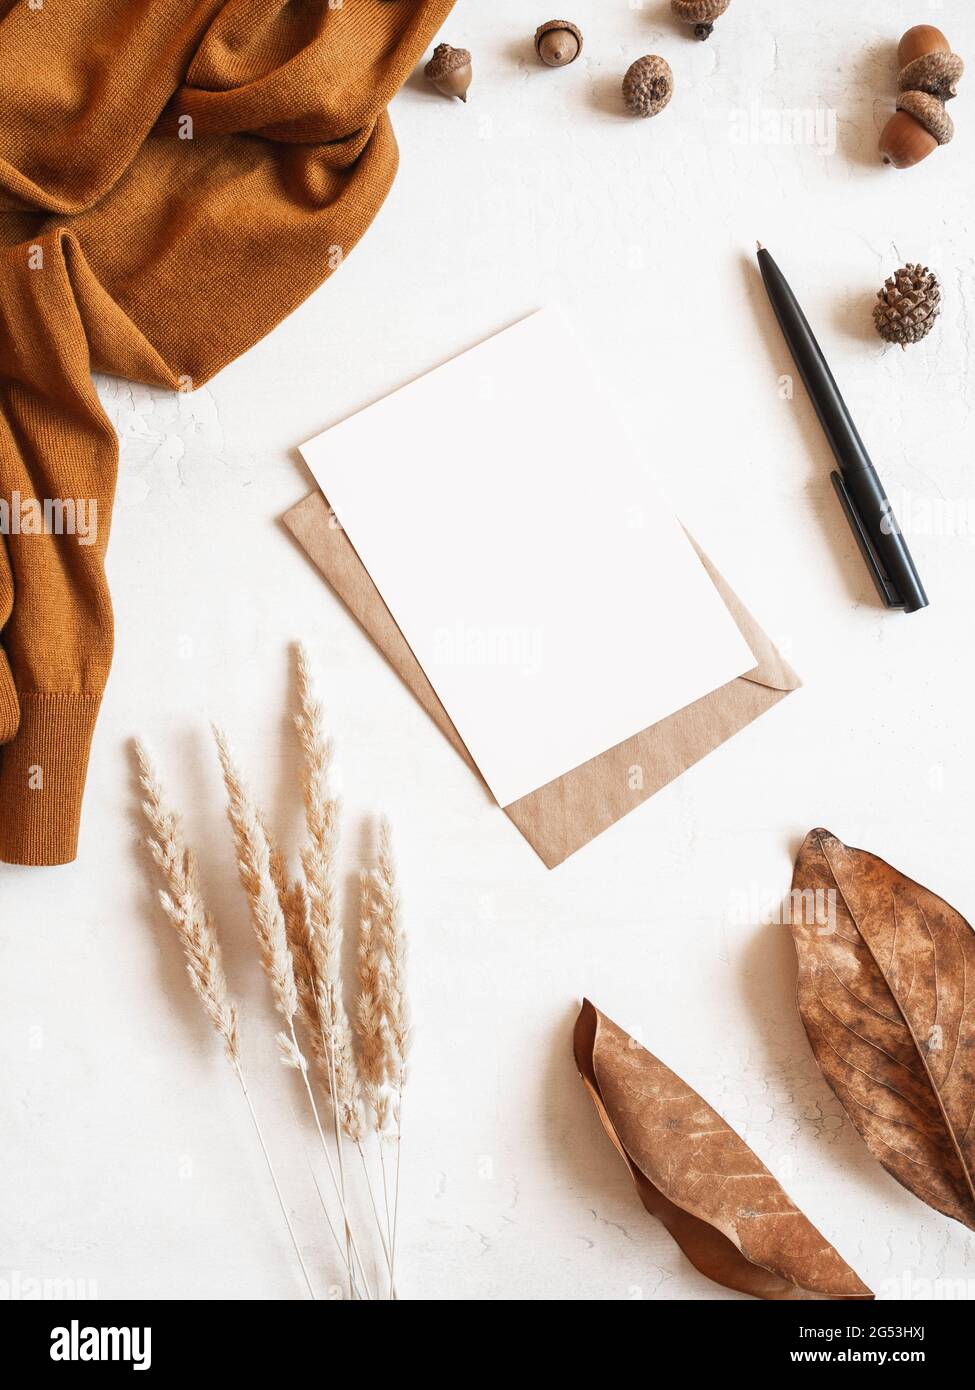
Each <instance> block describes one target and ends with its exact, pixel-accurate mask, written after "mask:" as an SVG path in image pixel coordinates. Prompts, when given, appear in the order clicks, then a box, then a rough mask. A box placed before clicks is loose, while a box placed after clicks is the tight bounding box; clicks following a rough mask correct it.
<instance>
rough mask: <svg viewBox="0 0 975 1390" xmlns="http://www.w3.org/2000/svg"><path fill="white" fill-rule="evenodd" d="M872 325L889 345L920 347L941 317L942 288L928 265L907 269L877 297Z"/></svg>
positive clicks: (911, 266) (898, 273) (892, 279)
mask: <svg viewBox="0 0 975 1390" xmlns="http://www.w3.org/2000/svg"><path fill="white" fill-rule="evenodd" d="M877 301H878V302H877V303H876V304H875V305H874V309H873V321H874V323H875V324H876V325H877V332H878V333H879V334H880V336H881V338H884V339H886V341H887V342H888V343H900V345H901V347H902V348H906V347H907V344H908V343H919V342H920V341H921V339H922V338H926V337H927V335H928V334H929V333H930V332H931V329H932V328H933V327H934V321H935V319H936V318H937V317H938V315H939V314H940V313H941V286H940V285H939V284H938V278H937V276H936V275H935V274H934V272H933V271H931V270H928V268H927V266H926V265H905V266H902V267H901V269H900V270H898V271H895V273H894V274H893V275H892V276H891V277H890V279H889V280H888V281H887V283H886V284H885V285H884V287H883V289H882V290H880V291H879V292H878V294H877Z"/></svg>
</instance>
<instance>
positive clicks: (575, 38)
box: [535, 19, 582, 68]
mask: <svg viewBox="0 0 975 1390" xmlns="http://www.w3.org/2000/svg"><path fill="white" fill-rule="evenodd" d="M535 52H536V53H537V54H538V56H539V58H540V59H541V60H542V62H543V63H544V64H545V66H546V67H549V68H565V67H568V65H569V64H570V63H574V62H575V60H576V59H577V58H578V56H579V54H580V53H581V52H582V30H581V29H580V28H579V26H578V25H576V24H573V23H572V21H571V20H570V19H547V20H546V21H545V23H544V24H540V25H539V26H538V28H537V29H536V30H535Z"/></svg>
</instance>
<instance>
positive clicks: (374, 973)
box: [355, 869, 390, 1134]
mask: <svg viewBox="0 0 975 1390" xmlns="http://www.w3.org/2000/svg"><path fill="white" fill-rule="evenodd" d="M359 904H360V906H359V952H358V976H359V993H358V997H357V999H356V1009H355V1022H356V1033H357V1034H358V1037H359V1074H360V1076H361V1077H362V1089H363V1091H364V1092H365V1097H366V1104H367V1105H368V1106H369V1109H370V1111H371V1112H372V1117H373V1124H374V1126H375V1128H376V1130H377V1132H378V1133H379V1134H383V1133H384V1132H385V1130H386V1126H387V1124H388V1122H389V1094H388V1092H387V1090H386V1081H387V1077H388V1073H389V1065H390V1041H389V1029H388V1027H387V1026H386V1019H385V1015H384V1012H383V949H382V942H381V940H380V936H379V927H378V924H377V922H376V914H375V911H374V899H373V892H372V875H371V874H370V873H369V872H368V871H367V870H366V869H360V871H359Z"/></svg>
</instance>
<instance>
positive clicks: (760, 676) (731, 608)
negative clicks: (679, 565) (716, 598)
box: [688, 535, 802, 691]
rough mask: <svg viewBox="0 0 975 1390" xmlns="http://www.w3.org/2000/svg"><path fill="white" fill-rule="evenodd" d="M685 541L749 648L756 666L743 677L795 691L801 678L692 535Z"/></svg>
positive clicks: (772, 687)
mask: <svg viewBox="0 0 975 1390" xmlns="http://www.w3.org/2000/svg"><path fill="white" fill-rule="evenodd" d="M688 540H689V541H690V542H691V545H693V547H694V549H695V550H696V551H697V553H698V556H699V557H700V560H701V564H702V565H703V566H704V568H705V569H706V570H707V572H708V575H709V577H710V579H711V582H712V584H713V585H714V587H715V588H716V589H717V591H718V593H719V594H720V595H721V597H722V599H723V600H724V603H725V607H726V608H727V609H728V612H729V613H730V614H731V616H732V617H733V618H734V620H735V622H736V623H737V625H738V630H739V632H740V633H741V635H742V637H744V639H745V641H746V642H747V643H748V645H749V647H751V649H752V654H753V656H754V657H755V666H754V668H753V669H752V670H751V671H746V672H745V674H744V676H743V677H742V679H743V680H749V681H754V682H755V684H756V685H764V686H767V687H768V688H769V690H785V691H788V690H798V689H799V687H800V686H801V685H802V681H801V680H800V679H799V677H798V676H797V675H796V673H795V671H793V669H792V667H791V666H790V665H789V663H788V662H787V661H786V660H784V658H783V657H782V656H781V655H780V653H779V652H778V650H777V649H776V648H775V646H774V645H773V643H772V642H771V641H770V640H769V638H768V637H766V635H765V633H764V632H763V631H762V629H761V628H760V627H759V625H758V623H757V622H756V621H755V619H754V618H753V617H752V615H751V614H750V613H749V611H748V609H747V608H746V607H745V605H744V604H743V603H742V601H741V599H740V598H739V597H738V595H737V594H736V593H735V592H734V590H733V589H732V588H731V586H730V585H729V584H728V583H727V582H726V581H725V579H724V578H723V577H722V575H721V574H719V573H718V571H717V570H716V569H715V567H714V565H713V564H712V563H711V561H710V560H709V559H708V557H707V556H706V555H705V553H704V551H703V550H702V549H701V547H700V546H699V545H698V543H697V541H696V540H695V539H694V537H693V536H690V535H689V536H688Z"/></svg>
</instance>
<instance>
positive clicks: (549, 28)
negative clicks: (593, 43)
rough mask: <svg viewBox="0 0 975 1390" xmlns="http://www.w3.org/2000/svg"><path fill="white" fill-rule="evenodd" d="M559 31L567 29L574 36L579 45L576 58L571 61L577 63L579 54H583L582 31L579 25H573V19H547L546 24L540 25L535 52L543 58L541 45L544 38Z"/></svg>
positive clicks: (537, 30) (536, 32) (536, 34)
mask: <svg viewBox="0 0 975 1390" xmlns="http://www.w3.org/2000/svg"><path fill="white" fill-rule="evenodd" d="M559 29H566V30H567V31H568V32H569V33H570V34H572V35H573V36H574V38H575V41H576V43H577V44H578V45H579V47H578V48H577V49H576V52H575V58H572V59H571V60H570V61H572V62H575V59H576V58H578V56H579V54H580V53H581V52H582V30H581V29H580V28H579V26H578V24H573V23H572V20H571V19H547V20H546V21H545V23H544V24H540V25H539V26H538V28H537V29H536V30H535V52H536V53H537V54H538V56H539V57H540V58H541V56H542V55H541V50H540V48H539V44H540V43H541V41H542V39H543V37H544V36H545V35H546V34H551V33H554V32H556V31H557V30H559ZM543 61H544V60H543Z"/></svg>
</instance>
